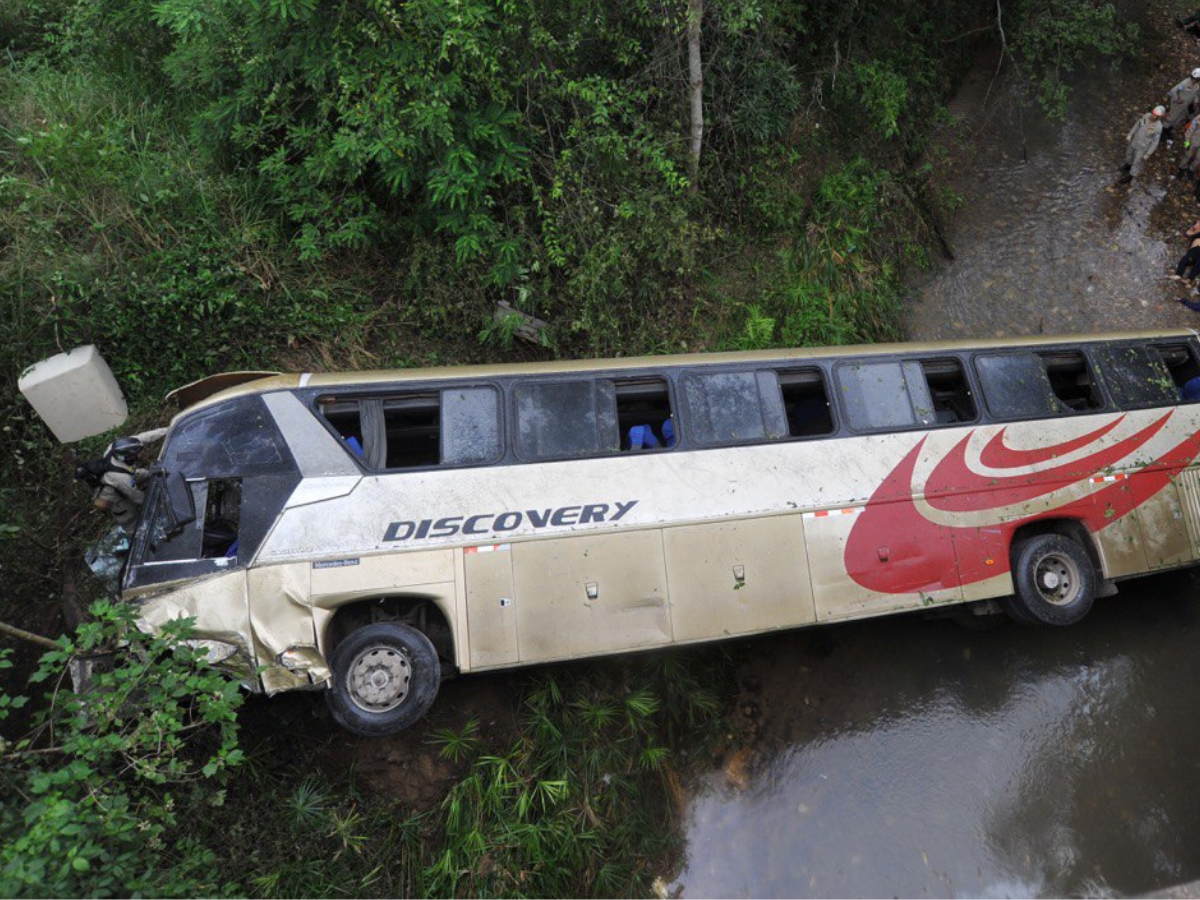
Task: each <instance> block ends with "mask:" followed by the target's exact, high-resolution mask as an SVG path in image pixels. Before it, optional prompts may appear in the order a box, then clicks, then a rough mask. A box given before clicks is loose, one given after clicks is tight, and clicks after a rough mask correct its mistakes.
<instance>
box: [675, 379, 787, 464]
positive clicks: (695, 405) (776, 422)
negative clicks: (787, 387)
mask: <svg viewBox="0 0 1200 900" xmlns="http://www.w3.org/2000/svg"><path fill="white" fill-rule="evenodd" d="M680 383H681V385H682V387H683V399H684V404H685V406H686V407H687V414H688V421H687V424H688V430H689V434H690V435H691V436H692V437H694V438H695V439H696V441H697V442H698V443H700V444H707V445H709V446H712V445H714V444H737V443H745V442H747V441H761V440H778V439H779V438H782V437H787V434H788V426H787V418H786V416H785V414H784V411H783V404H782V402H781V400H780V394H779V387H778V380H777V378H776V375H775V373H774V372H766V371H764V372H685V373H684V375H683V378H682V379H681V381H680Z"/></svg>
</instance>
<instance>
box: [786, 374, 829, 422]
mask: <svg viewBox="0 0 1200 900" xmlns="http://www.w3.org/2000/svg"><path fill="white" fill-rule="evenodd" d="M776 374H777V375H778V376H779V391H780V393H781V394H782V396H783V411H784V414H785V415H786V416H787V423H788V434H789V435H790V436H791V437H817V436H818V435H822V434H833V431H834V425H833V412H832V410H831V409H830V407H829V395H828V394H827V393H826V392H825V379H824V377H823V376H822V375H821V370H820V369H790V370H785V371H782V372H778V373H776Z"/></svg>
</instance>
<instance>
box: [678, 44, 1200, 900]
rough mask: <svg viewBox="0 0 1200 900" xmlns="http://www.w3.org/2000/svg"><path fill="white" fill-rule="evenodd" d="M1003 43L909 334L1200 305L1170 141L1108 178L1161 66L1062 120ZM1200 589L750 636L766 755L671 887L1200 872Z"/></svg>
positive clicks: (755, 759) (728, 798) (754, 892)
mask: <svg viewBox="0 0 1200 900" xmlns="http://www.w3.org/2000/svg"><path fill="white" fill-rule="evenodd" d="M993 65H994V63H991V64H989V63H988V62H987V61H984V64H983V65H981V66H980V67H979V69H977V71H976V72H975V73H973V75H972V77H971V78H970V79H968V81H967V83H966V84H965V86H964V88H963V90H962V92H961V94H960V96H959V97H958V98H957V99H956V101H955V107H954V110H955V112H956V113H957V115H958V116H959V117H960V120H961V121H963V122H964V123H965V125H966V126H967V127H969V128H971V129H972V130H973V131H974V132H975V135H974V137H972V138H971V139H970V146H971V149H972V151H973V152H971V153H968V154H965V155H963V156H961V158H960V159H959V160H958V162H957V163H956V165H955V167H954V171H953V176H952V178H951V179H950V182H949V185H950V186H951V187H952V188H953V189H955V190H956V191H957V192H958V193H959V194H960V196H962V197H963V199H964V201H965V206H964V209H963V210H962V211H961V212H959V213H958V214H957V216H956V217H955V218H954V220H953V222H952V223H951V225H950V228H949V231H948V237H949V240H950V243H951V245H952V247H953V249H954V251H955V253H956V257H957V258H956V259H955V260H954V261H953V262H950V263H944V264H942V265H941V266H939V267H938V268H937V270H936V271H934V272H932V273H930V274H928V275H926V276H924V277H923V278H921V279H920V280H918V282H917V283H916V284H915V286H914V300H913V304H912V308H911V310H910V316H909V319H910V335H911V337H912V338H913V339H915V340H921V339H953V338H959V337H966V336H978V337H990V336H993V335H997V336H1003V335H1016V334H1033V333H1039V332H1045V333H1056V332H1067V333H1069V332H1081V331H1091V330H1111V329H1118V328H1145V327H1160V326H1162V327H1167V326H1175V325H1195V324H1197V323H1198V322H1200V315H1197V314H1195V313H1192V312H1190V311H1188V310H1186V309H1184V308H1183V307H1182V306H1180V305H1179V304H1178V303H1176V302H1174V298H1175V297H1176V296H1178V295H1179V294H1180V291H1178V290H1177V289H1174V288H1173V286H1172V283H1171V282H1168V281H1167V280H1166V279H1165V278H1164V276H1165V274H1166V273H1167V272H1168V271H1170V267H1171V265H1173V263H1174V261H1175V259H1176V258H1177V256H1178V255H1179V254H1180V253H1181V252H1182V248H1181V247H1180V246H1179V243H1178V240H1177V239H1176V238H1173V237H1169V236H1167V237H1164V235H1163V234H1161V233H1156V228H1155V225H1154V223H1153V222H1152V221H1151V217H1152V216H1153V215H1155V212H1156V208H1158V207H1159V206H1160V204H1162V203H1163V202H1164V197H1166V195H1167V192H1168V191H1180V190H1182V189H1183V186H1182V185H1179V184H1176V183H1173V182H1171V181H1170V180H1168V177H1167V175H1168V173H1169V171H1171V170H1173V168H1174V161H1175V155H1176V152H1177V151H1176V150H1175V149H1174V148H1167V147H1165V146H1164V147H1163V148H1161V149H1160V151H1159V153H1160V155H1159V158H1158V159H1157V160H1156V161H1155V163H1154V164H1153V165H1152V166H1151V167H1150V170H1149V172H1148V175H1147V176H1146V177H1144V178H1143V179H1142V180H1141V182H1140V183H1137V184H1135V185H1134V186H1133V187H1132V189H1130V188H1120V189H1116V188H1114V187H1113V183H1114V181H1115V178H1116V175H1117V174H1118V173H1117V171H1116V167H1117V164H1118V163H1119V162H1120V161H1121V158H1122V153H1123V145H1124V133H1125V131H1126V130H1127V129H1128V127H1129V125H1130V124H1132V122H1133V121H1134V119H1135V118H1136V115H1137V112H1138V107H1139V106H1141V104H1143V103H1145V102H1148V100H1147V98H1146V97H1142V96H1133V94H1132V92H1134V91H1135V90H1136V91H1139V92H1140V93H1143V94H1144V93H1145V92H1146V91H1145V86H1146V80H1144V79H1134V80H1133V82H1132V84H1131V86H1130V87H1123V86H1122V82H1121V81H1120V80H1118V79H1116V78H1114V77H1113V76H1105V75H1096V76H1094V78H1095V83H1094V87H1095V90H1094V92H1090V93H1088V92H1084V93H1077V97H1078V98H1079V99H1078V102H1076V103H1075V105H1074V106H1073V107H1072V109H1071V110H1070V113H1069V116H1068V121H1067V122H1066V123H1065V124H1063V125H1056V126H1048V125H1046V124H1044V123H1042V122H1040V121H1039V120H1038V118H1037V117H1036V116H1034V115H1032V114H1030V113H1028V112H1025V113H1022V111H1021V107H1020V104H1019V103H1018V102H1017V98H1016V97H1015V96H1014V94H1013V93H1012V92H1011V91H1010V89H1009V88H1008V87H1006V86H1005V85H1004V84H1003V82H998V83H996V84H993V83H992V67H993ZM1172 74H1173V73H1172ZM1157 77H1158V79H1159V80H1163V82H1164V83H1163V87H1164V89H1165V87H1167V86H1169V84H1168V82H1169V81H1170V80H1171V79H1170V78H1169V77H1168V76H1166V75H1162V76H1157ZM1154 78H1155V76H1150V77H1149V79H1148V80H1149V81H1153V80H1154ZM985 95H988V100H989V103H988V108H987V109H986V111H984V110H983V99H984V96H985ZM1096 98H1103V100H1104V102H1103V103H1097V102H1095V101H1096ZM1114 115H1115V116H1116V117H1117V118H1116V119H1115V120H1114ZM1126 120H1128V121H1126ZM1161 214H1162V210H1161V209H1159V210H1158V215H1160V216H1161ZM1179 224H1180V225H1181V227H1182V226H1184V225H1186V224H1187V223H1179ZM1198 601H1200V578H1197V577H1196V576H1193V575H1190V574H1175V575H1166V576H1158V577H1155V578H1150V579H1142V580H1140V581H1138V582H1133V583H1129V584H1126V585H1125V586H1124V587H1123V588H1122V591H1121V594H1120V595H1119V596H1118V597H1115V598H1111V599H1107V600H1103V601H1099V602H1098V604H1097V607H1096V609H1095V610H1094V611H1093V613H1092V614H1091V616H1089V618H1088V619H1087V620H1085V621H1084V622H1083V623H1082V624H1081V625H1079V626H1076V627H1074V628H1070V629H1053V630H1051V629H1040V630H1039V629H1024V628H1017V627H1015V626H1013V627H1005V628H1001V629H999V630H997V631H994V632H988V633H971V632H966V631H963V630H961V629H959V628H957V627H956V626H954V625H953V624H951V623H949V622H945V621H928V620H923V619H921V618H920V617H900V618H892V619H887V620H876V621H871V622H863V623H855V624H847V625H842V626H837V627H833V628H821V629H814V630H812V631H809V632H798V633H794V634H790V635H781V636H779V637H776V638H772V639H765V640H760V641H756V642H754V643H752V644H747V645H746V646H745V648H744V649H743V652H744V653H746V655H747V657H748V661H747V663H746V664H745V665H744V667H743V676H742V677H743V696H744V697H745V698H748V699H747V700H746V701H745V702H747V703H748V705H749V707H753V708H754V709H755V710H756V711H759V713H758V714H760V719H759V727H760V731H759V738H758V741H757V744H756V749H755V751H754V755H753V756H752V757H751V759H752V763H751V765H750V767H749V775H748V776H743V775H742V774H741V773H740V772H739V773H738V774H737V777H732V778H731V777H730V775H729V774H727V772H726V771H723V770H722V769H721V768H720V767H716V768H714V771H713V772H712V773H711V774H710V775H709V776H708V777H707V778H706V779H705V781H704V783H703V784H701V785H700V786H698V788H697V789H696V790H695V792H694V794H693V796H692V797H691V798H690V804H689V811H688V814H687V822H686V834H687V842H688V854H687V862H686V864H685V866H684V869H683V871H682V872H681V874H680V875H679V877H678V879H677V880H676V882H675V884H674V885H672V888H673V889H676V890H679V891H680V892H682V894H683V895H684V896H688V897H707V896H747V895H748V896H828V897H838V896H1037V895H1042V896H1062V895H1092V896H1094V895H1106V894H1113V893H1120V894H1128V893H1141V892H1147V891H1151V890H1154V889H1156V888H1159V887H1162V886H1164V885H1169V884H1174V883H1178V882H1180V881H1186V880H1192V879H1197V878H1200V687H1198V686H1200V602H1198ZM735 784H738V785H739V787H736V788H735V787H734V786H733V785H735Z"/></svg>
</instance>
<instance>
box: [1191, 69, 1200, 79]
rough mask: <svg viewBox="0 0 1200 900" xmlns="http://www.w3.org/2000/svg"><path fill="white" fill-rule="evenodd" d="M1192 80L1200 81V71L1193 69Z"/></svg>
mask: <svg viewBox="0 0 1200 900" xmlns="http://www.w3.org/2000/svg"><path fill="white" fill-rule="evenodd" d="M1192 78H1194V79H1196V80H1197V81H1200V69H1192Z"/></svg>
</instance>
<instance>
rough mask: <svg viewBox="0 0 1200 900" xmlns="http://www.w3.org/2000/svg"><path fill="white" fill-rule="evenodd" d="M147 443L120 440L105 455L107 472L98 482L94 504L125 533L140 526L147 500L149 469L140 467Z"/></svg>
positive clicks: (132, 439)
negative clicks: (144, 487) (143, 487)
mask: <svg viewBox="0 0 1200 900" xmlns="http://www.w3.org/2000/svg"><path fill="white" fill-rule="evenodd" d="M142 447H143V444H142V442H141V440H139V439H138V438H136V437H123V438H117V439H116V440H115V441H113V442H112V446H110V447H109V448H108V450H107V452H105V454H104V461H105V462H106V463H107V466H106V471H104V473H103V474H102V475H100V477H99V479H98V480H97V486H96V490H95V492H94V493H93V494H92V505H93V506H95V507H96V508H97V509H103V510H104V511H106V512H107V513H108V514H109V515H110V516H112V517H113V521H115V522H116V523H117V524H118V525H120V526H121V528H122V530H124V531H126V532H128V533H130V534H132V533H133V529H134V526H136V525H137V520H138V514H139V512H140V511H141V508H142V502H143V501H144V500H145V499H146V497H145V494H143V493H142V486H143V485H144V484H145V482H146V479H147V478H148V477H149V472H148V471H147V470H146V469H141V468H138V465H137V461H138V457H139V456H140V455H141V453H142Z"/></svg>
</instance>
